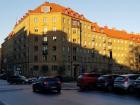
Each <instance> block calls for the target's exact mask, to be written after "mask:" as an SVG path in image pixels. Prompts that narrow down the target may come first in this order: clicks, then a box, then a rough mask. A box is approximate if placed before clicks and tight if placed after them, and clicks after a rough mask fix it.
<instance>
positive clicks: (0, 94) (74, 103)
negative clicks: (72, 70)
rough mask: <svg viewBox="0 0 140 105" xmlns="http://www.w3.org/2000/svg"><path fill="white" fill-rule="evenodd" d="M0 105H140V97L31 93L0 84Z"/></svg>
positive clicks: (29, 90)
mask: <svg viewBox="0 0 140 105" xmlns="http://www.w3.org/2000/svg"><path fill="white" fill-rule="evenodd" d="M0 105H140V97H136V96H131V95H125V94H114V93H107V92H101V91H86V92H79V91H78V90H73V89H72V90H62V93H61V94H56V93H45V94H43V93H33V92H32V89H31V86H29V85H6V84H0Z"/></svg>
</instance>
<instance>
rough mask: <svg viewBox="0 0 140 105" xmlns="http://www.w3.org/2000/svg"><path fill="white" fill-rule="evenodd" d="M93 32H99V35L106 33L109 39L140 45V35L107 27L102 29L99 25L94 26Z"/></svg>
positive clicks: (94, 24)
mask: <svg viewBox="0 0 140 105" xmlns="http://www.w3.org/2000/svg"><path fill="white" fill-rule="evenodd" d="M92 31H94V32H98V33H104V34H106V35H107V36H108V37H112V38H118V39H125V40H132V41H134V42H136V43H140V35H137V34H130V33H127V32H126V31H124V30H116V29H109V28H108V27H107V26H104V27H100V26H99V25H98V24H97V23H93V24H92Z"/></svg>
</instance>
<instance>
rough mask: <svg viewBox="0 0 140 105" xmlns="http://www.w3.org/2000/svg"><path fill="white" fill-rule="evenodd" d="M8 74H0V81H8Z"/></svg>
mask: <svg viewBox="0 0 140 105" xmlns="http://www.w3.org/2000/svg"><path fill="white" fill-rule="evenodd" d="M7 77H8V76H7V74H5V73H4V74H0V79H3V80H7Z"/></svg>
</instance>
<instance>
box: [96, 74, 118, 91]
mask: <svg viewBox="0 0 140 105" xmlns="http://www.w3.org/2000/svg"><path fill="white" fill-rule="evenodd" d="M116 77H118V75H116V74H110V75H102V76H100V77H99V78H98V81H97V87H98V88H100V89H105V90H108V91H112V90H113V88H114V80H115V78H116Z"/></svg>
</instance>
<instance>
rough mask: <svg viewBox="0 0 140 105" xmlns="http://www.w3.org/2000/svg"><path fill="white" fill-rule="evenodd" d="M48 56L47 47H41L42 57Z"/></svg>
mask: <svg viewBox="0 0 140 105" xmlns="http://www.w3.org/2000/svg"><path fill="white" fill-rule="evenodd" d="M47 54H48V46H43V55H47Z"/></svg>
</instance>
